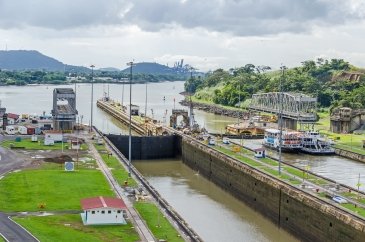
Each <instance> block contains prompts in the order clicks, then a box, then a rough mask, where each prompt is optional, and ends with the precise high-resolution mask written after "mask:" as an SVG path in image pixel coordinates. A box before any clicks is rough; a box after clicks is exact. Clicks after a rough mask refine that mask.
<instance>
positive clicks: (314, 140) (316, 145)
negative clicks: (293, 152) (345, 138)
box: [301, 131, 335, 155]
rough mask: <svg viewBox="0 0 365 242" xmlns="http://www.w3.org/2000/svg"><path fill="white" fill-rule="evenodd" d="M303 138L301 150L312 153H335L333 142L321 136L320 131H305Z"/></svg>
mask: <svg viewBox="0 0 365 242" xmlns="http://www.w3.org/2000/svg"><path fill="white" fill-rule="evenodd" d="M301 140H302V148H301V152H304V153H308V154H312V155H333V154H335V149H334V148H333V147H331V144H332V142H331V141H330V140H328V139H326V138H325V137H321V135H320V134H319V132H318V131H303V132H302V134H301Z"/></svg>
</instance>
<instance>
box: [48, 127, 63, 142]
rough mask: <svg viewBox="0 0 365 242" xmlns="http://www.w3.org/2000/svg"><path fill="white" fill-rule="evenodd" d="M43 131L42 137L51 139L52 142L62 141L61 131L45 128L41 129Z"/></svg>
mask: <svg viewBox="0 0 365 242" xmlns="http://www.w3.org/2000/svg"><path fill="white" fill-rule="evenodd" d="M43 133H44V139H45V140H46V139H49V140H53V141H54V142H62V140H63V134H62V132H61V131H57V130H47V131H43Z"/></svg>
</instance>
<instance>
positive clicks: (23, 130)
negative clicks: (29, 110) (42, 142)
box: [18, 126, 27, 134]
mask: <svg viewBox="0 0 365 242" xmlns="http://www.w3.org/2000/svg"><path fill="white" fill-rule="evenodd" d="M18 133H19V134H27V127H25V126H18Z"/></svg>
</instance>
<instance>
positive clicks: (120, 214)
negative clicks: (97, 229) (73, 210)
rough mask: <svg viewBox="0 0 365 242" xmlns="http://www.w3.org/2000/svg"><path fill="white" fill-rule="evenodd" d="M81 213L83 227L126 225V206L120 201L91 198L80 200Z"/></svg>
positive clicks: (106, 198)
mask: <svg viewBox="0 0 365 242" xmlns="http://www.w3.org/2000/svg"><path fill="white" fill-rule="evenodd" d="M81 207H82V209H83V210H84V212H83V213H81V218H82V222H83V223H84V225H106V224H126V223H127V222H126V220H125V218H124V214H125V213H126V209H127V207H126V205H125V203H124V201H123V200H122V199H119V198H111V197H102V196H100V197H93V198H85V199H82V200H81Z"/></svg>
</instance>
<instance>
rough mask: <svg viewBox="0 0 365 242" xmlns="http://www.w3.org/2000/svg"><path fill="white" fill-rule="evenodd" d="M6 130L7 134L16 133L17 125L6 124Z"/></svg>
mask: <svg viewBox="0 0 365 242" xmlns="http://www.w3.org/2000/svg"><path fill="white" fill-rule="evenodd" d="M5 132H6V133H7V134H15V127H14V126H11V125H10V126H6V130H5Z"/></svg>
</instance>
